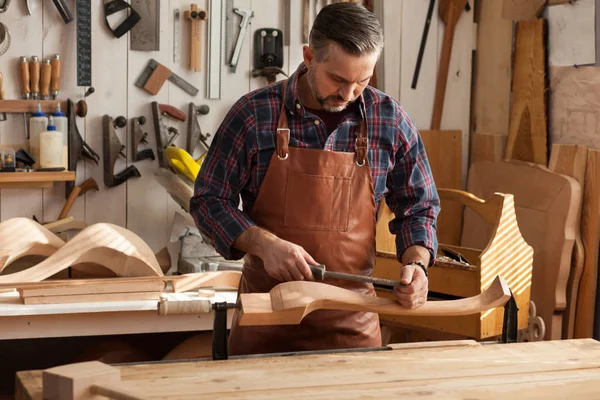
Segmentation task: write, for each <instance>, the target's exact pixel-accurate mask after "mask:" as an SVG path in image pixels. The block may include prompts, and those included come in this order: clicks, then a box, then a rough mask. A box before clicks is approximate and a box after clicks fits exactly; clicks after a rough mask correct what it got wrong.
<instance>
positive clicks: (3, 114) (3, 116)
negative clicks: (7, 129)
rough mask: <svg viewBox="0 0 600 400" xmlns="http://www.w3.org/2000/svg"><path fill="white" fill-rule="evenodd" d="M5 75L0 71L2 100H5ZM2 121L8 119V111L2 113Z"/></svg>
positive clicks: (0, 117)
mask: <svg viewBox="0 0 600 400" xmlns="http://www.w3.org/2000/svg"><path fill="white" fill-rule="evenodd" d="M3 83H4V75H2V72H0V100H4V86H3ZM0 121H6V113H4V112H3V113H0Z"/></svg>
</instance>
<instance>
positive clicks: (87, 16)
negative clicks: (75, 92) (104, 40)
mask: <svg viewBox="0 0 600 400" xmlns="http://www.w3.org/2000/svg"><path fill="white" fill-rule="evenodd" d="M76 7H77V86H92V6H91V0H77V2H76Z"/></svg>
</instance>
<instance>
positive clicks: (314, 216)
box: [284, 172, 351, 232]
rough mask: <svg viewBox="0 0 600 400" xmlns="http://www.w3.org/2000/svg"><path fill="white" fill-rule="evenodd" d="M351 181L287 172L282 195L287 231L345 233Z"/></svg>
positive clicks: (348, 212) (344, 178) (343, 178)
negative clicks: (294, 229)
mask: <svg viewBox="0 0 600 400" xmlns="http://www.w3.org/2000/svg"><path fill="white" fill-rule="evenodd" d="M350 181H351V178H349V177H343V176H322V175H310V174H301V173H297V172H290V173H289V174H288V179H287V188H286V194H285V217H284V225H285V226H286V227H287V228H298V229H314V230H323V231H342V232H345V231H347V230H348V219H349V214H350V200H351V199H350Z"/></svg>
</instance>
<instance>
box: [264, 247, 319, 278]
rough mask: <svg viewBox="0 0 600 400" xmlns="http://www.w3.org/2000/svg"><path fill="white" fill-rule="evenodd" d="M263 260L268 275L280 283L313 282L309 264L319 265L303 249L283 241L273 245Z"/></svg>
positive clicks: (265, 253) (265, 252)
mask: <svg viewBox="0 0 600 400" xmlns="http://www.w3.org/2000/svg"><path fill="white" fill-rule="evenodd" d="M261 258H262V260H263V263H264V265H265V270H266V271H267V273H268V274H269V275H271V276H272V277H273V278H275V279H277V280H280V281H302V280H313V276H312V272H311V270H310V267H309V266H308V264H312V265H317V264H318V262H316V261H315V260H314V259H313V258H312V257H311V255H310V254H308V253H307V252H306V250H304V249H303V248H302V247H300V246H298V245H296V244H294V243H291V242H288V241H286V240H283V239H278V240H276V241H275V242H274V243H273V244H271V245H270V246H269V248H268V249H267V250H266V251H264V252H263V253H262V256H261Z"/></svg>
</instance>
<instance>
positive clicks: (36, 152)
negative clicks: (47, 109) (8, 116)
mask: <svg viewBox="0 0 600 400" xmlns="http://www.w3.org/2000/svg"><path fill="white" fill-rule="evenodd" d="M47 127H48V117H46V114H44V113H43V112H42V104H41V103H38V106H37V111H36V112H34V113H33V114H32V115H31V118H29V153H30V154H31V156H32V157H33V159H34V160H35V164H34V169H36V168H37V167H38V166H39V165H40V133H41V132H44V131H45V130H46V128H47Z"/></svg>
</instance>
